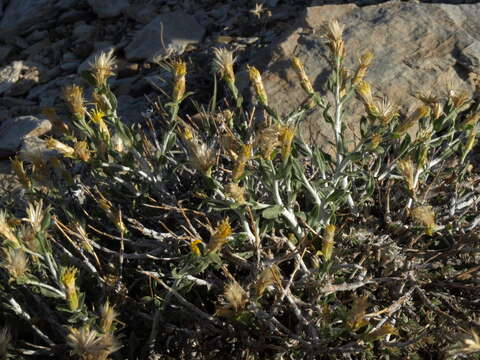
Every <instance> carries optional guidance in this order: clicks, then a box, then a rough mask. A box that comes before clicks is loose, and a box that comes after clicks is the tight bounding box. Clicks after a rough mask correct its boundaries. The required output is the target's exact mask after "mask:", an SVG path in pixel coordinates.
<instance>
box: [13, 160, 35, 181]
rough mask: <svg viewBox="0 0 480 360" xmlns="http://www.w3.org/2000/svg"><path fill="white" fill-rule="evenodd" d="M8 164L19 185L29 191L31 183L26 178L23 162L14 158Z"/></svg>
mask: <svg viewBox="0 0 480 360" xmlns="http://www.w3.org/2000/svg"><path fill="white" fill-rule="evenodd" d="M10 164H11V167H12V171H13V172H14V173H15V175H16V176H17V178H18V181H19V182H20V184H22V185H23V187H25V188H26V189H29V188H30V187H31V185H32V182H31V181H30V178H29V177H28V175H27V172H26V171H25V169H24V167H23V161H22V160H20V159H19V158H18V156H16V157H15V158H13V159H11V160H10Z"/></svg>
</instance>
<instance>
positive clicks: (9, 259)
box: [2, 248, 28, 280]
mask: <svg viewBox="0 0 480 360" xmlns="http://www.w3.org/2000/svg"><path fill="white" fill-rule="evenodd" d="M3 252H4V255H5V259H4V261H3V263H2V266H3V267H4V268H5V269H7V270H8V273H9V274H10V277H11V278H12V279H14V280H16V279H18V278H19V277H21V276H23V275H25V274H26V273H27V271H28V260H27V256H26V255H25V252H24V251H23V249H21V248H17V249H11V248H9V249H6V248H4V249H3Z"/></svg>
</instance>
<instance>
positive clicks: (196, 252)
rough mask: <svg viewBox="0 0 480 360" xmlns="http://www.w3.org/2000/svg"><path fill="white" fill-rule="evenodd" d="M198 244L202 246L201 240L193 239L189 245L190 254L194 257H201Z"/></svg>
mask: <svg viewBox="0 0 480 360" xmlns="http://www.w3.org/2000/svg"><path fill="white" fill-rule="evenodd" d="M200 244H202V240H199V239H195V240H193V241H192V242H191V243H190V250H191V252H192V254H194V255H196V256H201V255H202V251H201V250H200V246H199V245H200Z"/></svg>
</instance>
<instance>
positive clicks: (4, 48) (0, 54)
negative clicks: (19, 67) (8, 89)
mask: <svg viewBox="0 0 480 360" xmlns="http://www.w3.org/2000/svg"><path fill="white" fill-rule="evenodd" d="M12 50H13V48H12V47H11V46H8V45H0V64H3V62H4V61H5V59H6V58H7V57H8V55H10V52H11V51H12Z"/></svg>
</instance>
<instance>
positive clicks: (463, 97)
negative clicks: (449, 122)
mask: <svg viewBox="0 0 480 360" xmlns="http://www.w3.org/2000/svg"><path fill="white" fill-rule="evenodd" d="M449 98H450V101H451V102H452V105H453V107H454V108H455V109H456V110H461V109H462V108H463V107H464V106H465V105H466V104H467V103H468V102H469V101H470V96H469V95H468V92H466V91H463V90H456V89H450V91H449Z"/></svg>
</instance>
